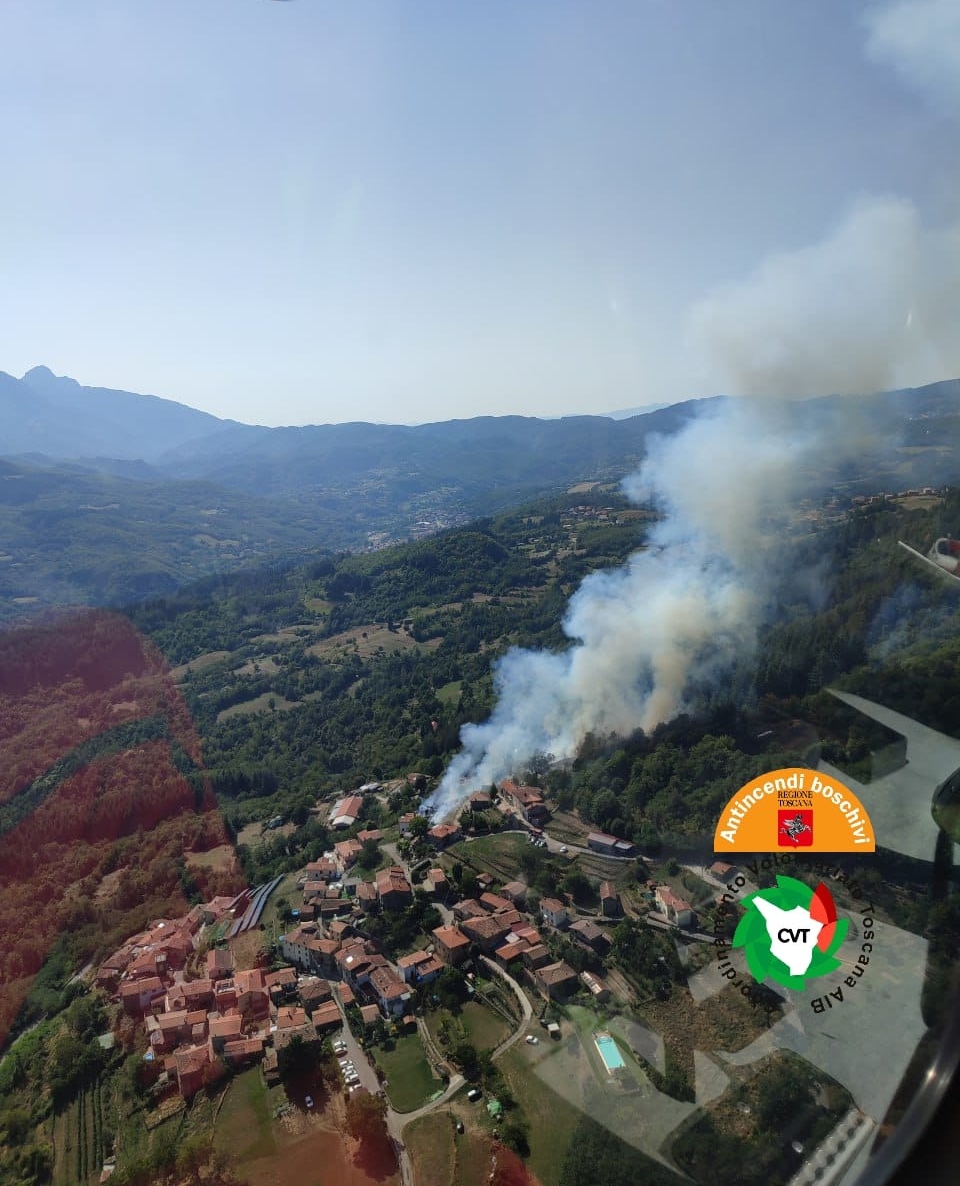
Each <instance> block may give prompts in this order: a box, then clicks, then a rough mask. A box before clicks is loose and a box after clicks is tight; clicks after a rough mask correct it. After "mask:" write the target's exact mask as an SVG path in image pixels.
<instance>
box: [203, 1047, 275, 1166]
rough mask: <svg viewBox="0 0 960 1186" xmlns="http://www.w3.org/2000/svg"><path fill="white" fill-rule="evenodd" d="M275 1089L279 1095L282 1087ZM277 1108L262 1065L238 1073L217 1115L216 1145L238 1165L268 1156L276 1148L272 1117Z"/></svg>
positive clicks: (229, 1086) (214, 1137) (231, 1082)
mask: <svg viewBox="0 0 960 1186" xmlns="http://www.w3.org/2000/svg"><path fill="white" fill-rule="evenodd" d="M273 1091H274V1094H277V1095H279V1091H280V1089H279V1088H274V1089H273ZM279 1102H280V1099H279V1098H278V1100H277V1103H279ZM274 1107H276V1104H275V1103H274V1102H273V1101H272V1100H271V1098H270V1095H269V1089H268V1088H267V1086H266V1084H265V1083H264V1081H263V1076H262V1075H261V1074H260V1068H259V1067H252V1068H251V1069H250V1070H249V1071H243V1072H242V1073H241V1074H239V1075H235V1076H234V1077H233V1079H232V1080H231V1081H230V1083H229V1085H228V1086H227V1088H226V1096H225V1098H224V1100H223V1104H222V1106H221V1108H220V1115H219V1116H218V1117H217V1125H216V1129H215V1130H214V1135H213V1142H214V1147H215V1148H217V1149H220V1150H222V1151H223V1152H224V1153H229V1154H230V1156H231V1157H232V1158H234V1159H235V1160H236V1162H237V1163H238V1164H242V1163H243V1162H245V1161H254V1160H256V1159H257V1158H260V1157H269V1156H270V1155H271V1154H272V1153H275V1152H276V1149H277V1142H276V1137H275V1136H274V1133H273V1122H272V1119H271V1111H272V1109H273V1108H274Z"/></svg>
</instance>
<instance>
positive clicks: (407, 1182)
mask: <svg viewBox="0 0 960 1186" xmlns="http://www.w3.org/2000/svg"><path fill="white" fill-rule="evenodd" d="M480 959H481V960H482V962H483V963H484V965H485V966H486V967H488V968H489V969H490V971H491V972H493V974H494V975H496V976H499V977H500V979H501V980H504V981H505V982H506V983H507V984H508V985H509V986H510V989H511V991H512V992H513V993H514V995H515V996H516V998H517V1000H518V1001H519V1003H520V1006H521V1009H522V1011H523V1020H522V1021H521V1023H520V1025H519V1026H518V1028H517V1030H516V1031H515V1032H514V1033H512V1034H511V1035H510V1036H509V1037H508V1038H506V1039H505V1040H504V1041H503V1042H501V1043H500V1045H499V1046H498V1047H497V1048H496V1050H495V1051H494V1052H493V1054H492V1055H491V1058H499V1057H500V1055H501V1054H503V1053H504V1051H506V1050H509V1049H510V1047H511V1046H512V1045H513V1044H514V1043H515V1042H518V1041H519V1040H520V1038H522V1037H523V1035H524V1032H525V1030H526V1029H527V1027H528V1026H529V1024H530V1021H531V1020H532V1018H533V1007H532V1006H531V1004H530V1001H529V1000H528V999H527V995H526V993H525V992H524V991H523V989H522V988H521V987H520V985H519V984H518V983H517V981H516V980H514V978H513V977H512V976H509V975H508V974H507V973H506V972H504V970H503V969H502V968H501V967H499V966H498V965H497V964H495V963H494V962H493V960H489V959H487V958H486V956H481V957H480ZM465 1083H466V1080H465V1079H464V1077H463V1076H462V1075H454V1076H453V1077H452V1079H451V1080H450V1083H449V1084H448V1086H447V1088H446V1090H445V1091H444V1093H443V1095H441V1096H439V1097H438V1098H437V1099H435V1100H431V1101H430V1102H429V1103H427V1104H424V1105H423V1107H422V1108H417V1110H416V1111H415V1112H397V1111H395V1110H394V1109H393V1108H392V1107H390V1108H388V1110H387V1129H388V1130H389V1132H390V1135H391V1137H393V1139H394V1143H395V1148H396V1150H397V1159H398V1161H399V1163H400V1175H401V1177H402V1179H403V1183H404V1186H414V1180H413V1169H412V1167H411V1165H410V1158H409V1156H408V1154H407V1150H406V1146H405V1145H404V1144H403V1130H404V1129H405V1128H406V1126H407V1125H408V1124H411V1123H412V1122H413V1121H414V1120H419V1119H420V1117H421V1116H427V1115H429V1114H430V1113H431V1112H435V1111H436V1110H437V1108H442V1107H443V1106H444V1105H445V1104H448V1103H449V1102H450V1100H451V1099H453V1097H454V1096H455V1095H456V1094H457V1092H458V1091H459V1090H460V1089H461V1088H462V1087H463V1086H464V1084H465ZM420 1186H423V1184H420Z"/></svg>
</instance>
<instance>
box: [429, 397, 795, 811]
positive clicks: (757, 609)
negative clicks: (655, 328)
mask: <svg viewBox="0 0 960 1186" xmlns="http://www.w3.org/2000/svg"><path fill="white" fill-rule="evenodd" d="M806 447H807V442H806V441H804V440H802V439H784V438H782V437H780V436H778V435H776V434H774V433H771V432H770V431H769V426H768V425H767V424H766V423H764V422H763V419H762V418H758V417H757V416H756V415H755V414H754V412H753V410H752V409H750V408H749V407H747V406H745V405H744V406H739V405H737V404H729V405H725V406H721V407H720V408H719V409H718V410H716V411H715V412H714V413H712V414H711V415H709V416H708V417H707V416H705V417H703V418H701V419H699V420H697V421H695V422H693V423H691V424H690V425H689V426H687V427H686V428H685V429H684V430H683V431H682V432H680V433H678V434H677V435H676V436H674V437H670V438H659V439H657V440H655V441H653V442H652V443H651V445H650V448H649V453H648V456H647V458H646V460H645V462H644V464H643V466H642V467H641V469H640V471H639V473H638V474H636V475H635V476H634V477H633V478H631V479H629V480H628V482H626V483H625V489H626V491H627V493H628V495H629V496H630V497H632V498H634V499H636V500H637V501H647V500H651V499H652V500H653V501H654V502H655V503H656V504H657V505H658V506H659V508H660V509H661V510H662V511H663V513H664V515H665V517H664V518H663V519H662V520H661V521H660V522H659V523H658V524H657V525H656V526H655V528H654V529H653V531H652V532H651V533H650V536H649V539H648V547H647V548H646V549H645V550H643V551H638V552H637V553H635V554H634V555H633V556H632V557H631V558H630V560H629V561H628V562H627V563H626V564H625V565H624V566H623V567H622V568H619V569H615V570H613V571H601V572H596V573H593V574H591V575H590V576H588V577H587V578H586V579H585V580H584V581H583V583H582V584H581V586H580V588H579V589H578V590H577V592H576V593H575V594H574V596H573V597H572V598H571V601H570V605H569V609H568V611H567V614H566V617H565V619H564V622H563V629H564V632H565V634H566V635H567V637H568V638H569V639H571V642H572V645H571V646H570V647H569V649H567V650H566V651H564V652H561V653H551V652H546V651H531V650H522V649H513V650H511V651H509V652H508V653H507V654H506V655H505V656H504V657H503V658H502V659H501V660H500V661H499V663H498V664H497V666H496V669H495V672H494V683H495V688H496V692H497V704H496V707H495V709H494V711H493V714H492V715H491V717H490V719H489V720H488V721H486V722H485V723H483V724H475V725H467V726H465V727H464V728H463V730H462V731H461V741H462V743H463V748H462V750H461V752H460V753H459V754H458V755H457V757H456V758H455V759H454V760H453V762H452V763H451V765H450V767H449V768H448V770H447V773H446V775H445V777H444V779H443V781H442V783H441V785H440V787H439V789H438V791H437V792H436V793H435V794H434V795H433V796H432V797H431V799H430V801H429V802H428V803H427V804H426V810H428V811H432V812H433V813H435V814H437V815H440V816H443V815H445V814H447V813H448V812H449V811H451V810H452V809H454V808H455V807H456V806H457V805H458V804H459V803H460V802H461V801H462V800H463V798H464V797H465V796H466V795H468V794H470V793H471V792H472V791H474V790H475V789H477V788H478V787H481V786H486V785H489V784H490V783H492V782H497V781H499V780H500V779H502V778H504V777H506V776H507V775H509V774H512V773H514V772H515V771H516V770H517V769H519V768H521V767H522V764H523V763H524V762H525V761H526V760H527V759H529V758H530V757H531V756H532V755H533V754H534V753H537V752H539V751H546V752H549V753H552V754H554V755H555V756H556V757H558V758H569V757H572V756H574V755H575V754H576V753H577V751H578V749H579V747H580V745H581V743H582V742H583V740H584V738H585V736H586V735H587V733H588V732H594V733H598V734H601V735H608V734H616V735H623V734H626V733H629V732H631V731H632V730H634V729H637V728H641V729H644V730H647V731H649V730H651V729H653V728H654V727H656V726H657V725H658V724H660V723H661V722H663V721H666V720H669V719H670V718H671V717H673V716H675V715H676V714H677V712H679V711H680V710H681V709H682V707H683V705H684V697H685V694H686V690H687V686H688V683H689V680H690V676H691V673H692V672H693V673H695V674H696V676H697V678H698V681H702V680H704V679H709V678H711V676H715V675H717V674H719V673H720V672H721V671H722V670H723V669H724V667H725V666H727V665H728V664H729V663H730V662H731V661H732V660H733V659H734V658H735V657H736V658H742V657H743V656H744V655H746V654H749V652H750V650H751V648H752V647H753V645H754V641H755V637H756V626H757V624H758V622H759V621H760V620H761V617H762V614H763V608H764V602H765V600H766V595H767V582H766V581H765V580H764V579H763V578H762V577H761V575H760V572H759V571H758V570H759V569H760V566H759V565H758V561H757V532H758V529H759V523H760V517H761V516H762V515H765V514H767V513H768V512H769V511H770V510H771V508H772V507H774V506H779V505H780V502H781V499H782V496H783V494H784V492H785V490H786V489H787V488H788V486H789V477H790V475H791V474H793V473H795V472H796V467H795V465H794V463H795V461H796V460H797V459H798V458H800V457H801V456H802V454H803V453H804V451H805V449H806ZM758 491H765V492H766V493H765V494H764V495H762V496H760V497H758Z"/></svg>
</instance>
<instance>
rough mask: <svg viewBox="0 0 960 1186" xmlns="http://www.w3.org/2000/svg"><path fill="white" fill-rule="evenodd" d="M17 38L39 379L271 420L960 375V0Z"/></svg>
mask: <svg viewBox="0 0 960 1186" xmlns="http://www.w3.org/2000/svg"><path fill="white" fill-rule="evenodd" d="M0 44H2V45H3V46H4V68H3V70H2V71H0V154H2V156H0V160H2V175H3V178H4V181H3V184H2V185H0V370H5V371H7V372H9V373H11V374H16V375H20V374H22V373H23V372H24V371H26V370H27V369H28V368H30V367H32V366H35V365H39V364H43V365H46V366H49V367H50V368H51V369H53V370H54V371H55V372H56V373H57V374H68V375H70V376H72V377H73V378H75V379H77V380H79V381H80V382H81V383H83V384H87V385H93V386H107V387H117V388H122V389H126V390H132V391H142V392H148V393H151V394H156V395H162V396H165V397H167V398H170V399H176V400H179V401H181V402H183V403H186V404H189V405H191V406H193V407H197V408H201V409H203V410H205V411H209V412H212V413H214V414H216V415H218V416H224V417H230V418H233V419H238V420H244V421H247V422H251V423H259V424H269V425H277V424H305V423H336V422H342V421H351V420H371V421H381V422H391V423H419V422H424V421H432V420H447V419H453V418H460V417H471V416H478V415H504V414H522V415H535V416H557V415H566V414H577V413H591V412H592V413H602V412H607V411H611V410H615V409H621V408H632V407H642V406H644V405H648V404H653V403H663V402H674V401H676V400H680V399H686V398H693V397H697V396H707V395H714V394H718V393H722V392H725V393H731V394H737V393H742V394H755V393H761V394H762V393H765V391H766V389H767V388H770V387H776V386H777V384H778V382H782V381H783V380H782V379H781V378H779V377H778V376H781V374H782V372H781V371H780V370H779V369H778V360H779V358H780V357H781V356H782V354H783V353H784V352H788V353H790V355H791V359H792V360H793V361H794V362H797V361H799V363H800V364H801V365H800V366H799V368H798V367H796V366H794V367H791V369H790V379H789V383H790V385H791V390H790V391H789V392H787V394H802V395H811V394H825V393H827V392H831V391H840V390H846V389H851V390H852V389H857V388H858V387H859V386H860V385H863V384H867V385H871V384H874V383H876V384H877V385H879V386H883V385H886V384H888V383H889V384H891V385H894V384H896V385H907V384H919V383H922V382H928V381H931V380H934V379H937V378H944V377H948V376H956V375H960V342H954V340H953V339H954V338H957V339H960V335H957V334H955V333H954V327H955V325H956V323H957V313H958V312H960V287H958V286H960V230H958V228H960V208H958V196H960V189H958V185H957V182H958V163H960V161H958V152H957V149H958V114H960V4H957V3H956V0H880V2H876V3H859V4H858V3H854V2H849V3H844V4H838V3H836V0H804V3H802V4H789V5H788V4H776V3H770V2H769V0H724V2H723V3H722V4H719V3H717V0H683V2H682V3H678V2H676V0H605V2H604V3H602V4H597V3H596V2H595V0H525V2H524V3H522V4H517V3H516V0H485V2H484V3H482V4H450V3H446V2H444V3H441V2H440V0H418V2H417V3H414V4H397V3H396V2H395V0H366V2H365V3H354V4H341V3H336V4H335V3H332V2H328V0H291V2H289V3H277V2H274V0H204V3H202V4H198V3H196V0H136V3H131V2H130V0H84V3H82V4H78V3H76V0H4V3H3V4H2V6H0ZM798 326H799V327H800V328H797V327H798ZM801 334H802V337H803V345H802V349H800V350H799V351H798V349H797V342H796V340H795V339H797V337H798V336H799V335H801ZM891 334H893V335H895V336H896V338H897V342H898V348H897V350H895V351H894V352H893V358H892V360H891V361H890V362H889V363H885V364H884V366H883V367H882V368H876V367H872V368H871V367H870V366H869V365H866V364H867V362H868V361H869V359H870V358H871V357H872V356H873V351H874V345H875V344H876V343H877V342H879V341H884V342H888V341H889V340H890V335H891ZM901 338H902V342H901V340H900V339H901ZM851 358H853V359H855V360H856V361H855V362H854V363H850V361H849V360H850V359H851ZM798 374H799V376H800V377H799V378H798V377H797V376H798ZM793 388H797V390H793Z"/></svg>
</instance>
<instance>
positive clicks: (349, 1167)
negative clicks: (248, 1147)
mask: <svg viewBox="0 0 960 1186" xmlns="http://www.w3.org/2000/svg"><path fill="white" fill-rule="evenodd" d="M357 1152H358V1150H357V1144H356V1142H355V1141H352V1140H351V1139H350V1138H349V1137H342V1136H341V1135H340V1133H338V1132H331V1131H329V1130H324V1129H322V1128H314V1129H312V1130H311V1132H310V1133H309V1134H308V1135H307V1136H304V1137H303V1138H302V1139H300V1140H295V1141H294V1143H292V1144H290V1145H288V1146H287V1147H286V1148H285V1149H281V1150H279V1151H278V1152H277V1153H275V1154H274V1155H273V1156H272V1157H265V1158H261V1159H260V1160H258V1161H251V1162H248V1163H247V1164H246V1165H245V1166H244V1167H243V1171H242V1173H243V1175H244V1177H245V1178H246V1180H247V1181H248V1182H249V1183H250V1186H288V1183H291V1182H296V1183H297V1186H400V1174H399V1173H392V1174H389V1173H388V1174H386V1175H383V1173H382V1171H379V1172H378V1171H377V1170H374V1171H373V1172H374V1174H375V1175H376V1176H371V1174H370V1173H368V1172H367V1170H366V1169H365V1168H364V1167H363V1165H362V1164H359V1165H358V1164H357V1161H356V1160H355V1159H356V1158H357Z"/></svg>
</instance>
